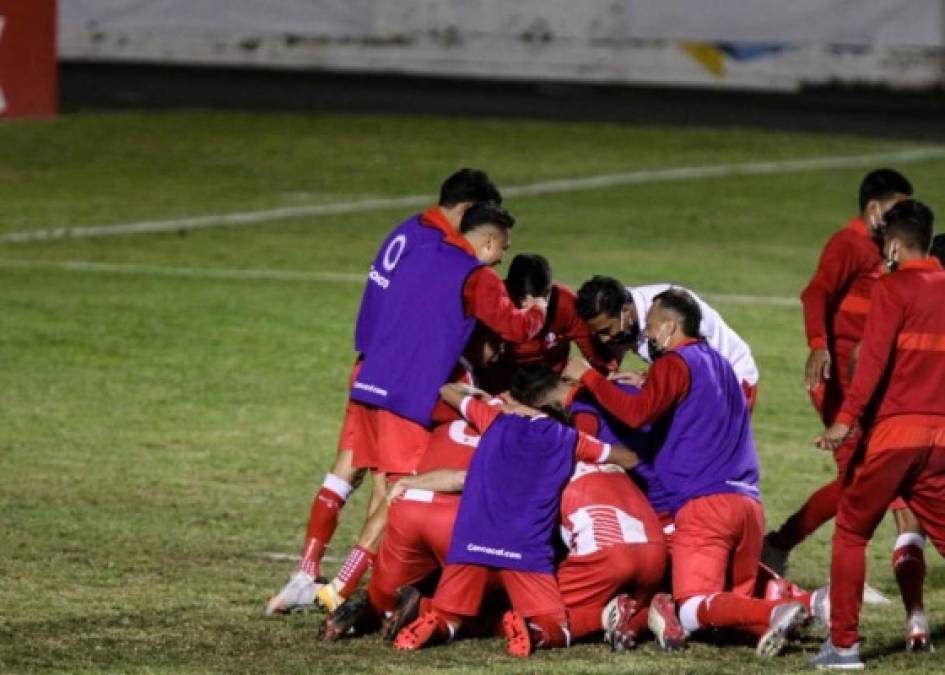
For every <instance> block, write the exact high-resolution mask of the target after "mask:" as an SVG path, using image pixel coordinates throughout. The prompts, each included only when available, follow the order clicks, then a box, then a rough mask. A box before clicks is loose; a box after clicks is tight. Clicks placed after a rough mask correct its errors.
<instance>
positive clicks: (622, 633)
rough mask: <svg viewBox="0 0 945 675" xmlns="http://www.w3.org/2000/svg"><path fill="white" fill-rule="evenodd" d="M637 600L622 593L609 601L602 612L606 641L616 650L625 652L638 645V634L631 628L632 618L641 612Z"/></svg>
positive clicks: (601, 618)
mask: <svg viewBox="0 0 945 675" xmlns="http://www.w3.org/2000/svg"><path fill="white" fill-rule="evenodd" d="M639 611H640V608H639V606H638V605H637V602H636V600H634V599H633V598H631V597H630V596H629V595H627V594H626V593H621V594H620V595H618V596H616V597H615V598H614V599H613V600H611V601H610V602H608V603H607V605H606V606H605V607H604V610H603V611H602V612H601V617H600V620H601V624H602V625H603V626H604V642H606V643H607V644H608V645H610V649H611V650H612V651H615V652H625V651H629V650H631V649H633V648H634V647H635V646H636V641H637V636H636V634H635V633H634V632H633V631H632V630H631V629H630V620H631V619H632V618H633V617H634V616H636V615H637V613H639Z"/></svg>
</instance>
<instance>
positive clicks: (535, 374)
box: [509, 364, 561, 407]
mask: <svg viewBox="0 0 945 675" xmlns="http://www.w3.org/2000/svg"><path fill="white" fill-rule="evenodd" d="M560 381H561V377H560V376H559V375H558V373H556V372H555V371H554V369H553V368H552V367H551V366H548V365H545V364H537V365H533V366H522V367H521V368H519V369H518V370H516V371H515V376H514V377H513V378H512V384H511V386H510V387H509V393H510V394H511V395H512V398H514V399H515V400H516V401H518V402H519V403H524V404H525V405H530V406H534V407H537V405H538V402H539V401H540V400H541V399H542V398H543V397H544V396H545V394H547V393H548V392H549V391H551V390H552V389H554V388H555V387H556V386H558V383H559V382H560Z"/></svg>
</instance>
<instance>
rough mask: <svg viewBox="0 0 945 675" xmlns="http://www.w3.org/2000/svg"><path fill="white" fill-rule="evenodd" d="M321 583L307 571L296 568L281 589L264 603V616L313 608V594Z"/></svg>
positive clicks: (319, 587) (314, 594)
mask: <svg viewBox="0 0 945 675" xmlns="http://www.w3.org/2000/svg"><path fill="white" fill-rule="evenodd" d="M323 585H324V584H322V583H319V582H318V581H316V580H315V578H314V577H312V575H310V574H308V573H307V572H303V571H302V570H296V571H295V572H293V573H292V576H291V577H289V581H287V582H286V585H285V586H283V587H282V590H281V591H279V592H278V593H276V594H275V595H274V596H272V597H271V598H269V602H267V603H266V616H272V615H273V614H292V613H294V612H305V611H308V610H310V609H314V608H315V606H316V605H315V596H316V594H317V593H318V591H319V590H320V589H321V587H322V586H323Z"/></svg>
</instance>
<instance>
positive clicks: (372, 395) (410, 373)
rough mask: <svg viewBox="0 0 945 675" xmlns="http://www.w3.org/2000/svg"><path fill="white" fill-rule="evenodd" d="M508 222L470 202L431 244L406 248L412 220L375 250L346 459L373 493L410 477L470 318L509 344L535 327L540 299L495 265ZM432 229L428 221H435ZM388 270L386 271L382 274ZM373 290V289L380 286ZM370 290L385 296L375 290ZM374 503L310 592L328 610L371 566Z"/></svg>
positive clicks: (378, 517) (377, 524) (379, 519)
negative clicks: (333, 571) (508, 281)
mask: <svg viewBox="0 0 945 675" xmlns="http://www.w3.org/2000/svg"><path fill="white" fill-rule="evenodd" d="M514 225H515V219H514V218H513V217H512V216H511V215H510V214H509V213H508V212H507V211H506V210H505V209H503V208H502V207H500V206H497V205H495V204H491V203H485V204H474V205H473V206H471V207H470V208H469V209H468V210H467V211H466V212H465V213H464V214H463V217H462V220H461V221H460V232H459V233H455V232H452V233H447V232H445V231H444V235H445V236H444V237H443V238H442V239H441V240H438V241H435V242H434V243H432V244H430V245H424V244H423V243H422V238H421V243H420V244H418V245H417V246H415V247H414V246H412V245H411V244H410V241H411V240H412V239H415V234H416V233H415V232H414V229H417V228H420V229H422V228H425V227H430V226H431V225H426V224H423V223H417V224H416V225H415V227H414V228H412V229H411V228H408V229H407V230H406V231H404V232H402V233H401V234H400V235H398V236H397V237H395V238H394V239H392V240H391V241H390V242H389V243H388V244H387V245H386V246H382V248H381V251H380V252H379V253H378V256H377V259H376V260H375V264H374V265H373V267H372V269H373V270H375V271H376V270H382V271H383V273H384V274H372V275H369V279H370V281H369V284H368V285H369V286H371V285H372V284H373V285H376V286H377V289H371V290H372V292H368V291H365V297H364V299H363V300H362V304H361V311H360V314H359V316H358V329H357V331H356V335H361V337H362V340H363V342H361V343H359V344H361V346H362V348H359V349H361V351H362V354H363V359H362V366H361V368H360V370H359V371H358V374H357V377H356V378H355V380H354V383H353V384H352V387H351V400H352V402H353V403H354V404H355V405H359V406H361V407H362V408H363V410H362V411H361V412H360V413H359V414H360V415H361V416H362V424H361V425H360V436H359V440H358V442H357V443H356V445H355V449H354V458H353V464H354V466H355V467H356V468H367V469H370V470H371V473H372V477H373V489H374V491H375V494H381V495H383V494H384V492H385V487H386V484H387V481H388V480H389V479H393V478H395V477H396V476H400V475H405V474H409V473H412V472H413V471H414V469H415V468H416V465H417V462H418V461H419V460H420V457H421V456H422V454H423V452H424V450H425V449H426V446H427V443H428V441H429V429H430V426H431V425H432V423H433V421H434V419H433V412H434V410H435V409H436V407H437V402H438V400H439V394H438V392H439V387H440V386H441V385H442V384H443V383H445V382H448V381H449V374H450V372H451V370H452V369H453V368H454V367H455V364H456V361H457V360H458V358H459V356H460V354H461V353H462V350H463V348H464V347H465V345H466V342H467V340H468V339H469V336H470V334H471V332H472V330H473V328H474V327H475V325H476V323H477V321H478V322H481V323H482V324H484V325H485V326H486V327H487V328H489V329H491V330H492V331H494V332H495V333H497V334H498V335H499V337H501V338H502V339H503V340H505V341H507V342H522V341H524V340H529V339H531V338H532V337H534V335H536V334H537V333H538V331H539V330H541V327H542V325H543V324H544V321H545V310H546V307H547V303H546V301H545V299H544V298H531V297H529V298H526V301H525V303H523V307H522V308H518V307H516V306H515V305H514V303H513V302H512V300H511V299H510V298H509V296H508V292H507V291H506V289H505V285H504V284H503V283H502V279H501V278H500V277H499V275H498V274H496V272H495V270H493V269H492V267H493V266H495V265H498V264H499V263H500V262H502V257H503V255H504V254H505V251H506V249H508V247H509V241H510V237H511V229H512V227H513V226H514ZM433 226H435V223H434V224H433ZM385 275H386V276H385ZM378 289H379V290H378ZM377 293H382V295H380V296H377ZM386 508H387V507H386V501H384V500H381V501H380V503H379V504H377V506H376V508H375V510H374V511H372V512H371V514H370V515H369V516H368V520H367V523H366V527H365V528H364V529H363V530H362V533H361V536H360V537H359V539H358V542H357V544H356V545H355V547H354V548H353V549H352V551H351V553H349V555H348V557H347V559H346V561H345V563H344V564H343V565H342V567H341V571H340V572H339V573H338V575H337V576H336V577H335V579H333V580H332V581H331V583H329V584H326V585H325V586H323V587H322V588H321V589H320V590H319V591H318V594H317V598H318V601H319V603H320V604H322V605H324V606H325V607H326V608H327V609H329V610H333V609H334V608H335V607H337V606H338V605H339V604H340V603H341V602H342V601H343V600H344V599H345V598H347V597H348V596H350V595H351V593H353V592H354V590H355V589H356V588H357V585H358V583H359V582H360V580H361V578H362V577H363V576H364V574H365V573H366V572H367V571H368V569H370V567H371V565H372V564H373V561H374V556H375V554H376V552H377V547H378V546H379V544H380V538H381V534H382V533H383V526H384V522H385V516H386Z"/></svg>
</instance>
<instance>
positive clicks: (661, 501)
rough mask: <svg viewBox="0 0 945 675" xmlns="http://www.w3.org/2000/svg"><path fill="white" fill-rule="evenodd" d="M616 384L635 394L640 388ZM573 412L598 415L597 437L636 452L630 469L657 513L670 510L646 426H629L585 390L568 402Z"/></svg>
mask: <svg viewBox="0 0 945 675" xmlns="http://www.w3.org/2000/svg"><path fill="white" fill-rule="evenodd" d="M616 384H617V387H619V388H620V389H622V390H623V391H625V392H627V393H628V394H638V393H640V390H639V389H637V388H636V387H634V386H633V385H632V384H624V383H616ZM571 412H572V413H586V414H590V415H594V417H596V418H597V422H598V429H597V438H598V439H600V440H602V441H603V442H604V443H610V444H611V445H622V446H623V447H625V448H629V449H630V450H633V451H634V452H635V453H637V456H638V457H639V458H640V463H639V464H637V465H636V466H635V467H634V468H633V471H632V474H633V478H634V482H636V483H637V484H638V485H639V486H640V488H641V489H642V490H643V492H644V493H645V494H646V498H647V501H649V502H650V506H652V507H653V510H654V511H656V512H657V513H664V512H666V511H669V510H670V504H671V499H670V495H669V493H668V492H667V491H666V489H665V488H664V487H663V484H662V483H660V479H659V476H657V475H656V467H655V466H654V464H653V462H654V460H655V457H656V444H655V443H654V439H653V434H652V431H651V429H650V427H649V426H645V427H643V428H642V429H633V428H631V427H628V426H627V425H625V424H624V423H622V422H621V421H620V420H618V419H617V418H615V417H614V416H613V415H611V414H610V413H608V412H607V411H606V410H604V407H603V406H602V405H601V404H600V403H598V402H597V401H596V400H595V399H594V398H593V397H591V396H588V395H586V394H584V395H581V396H578V397H577V398H576V399H575V400H574V402H573V403H572V404H571Z"/></svg>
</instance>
